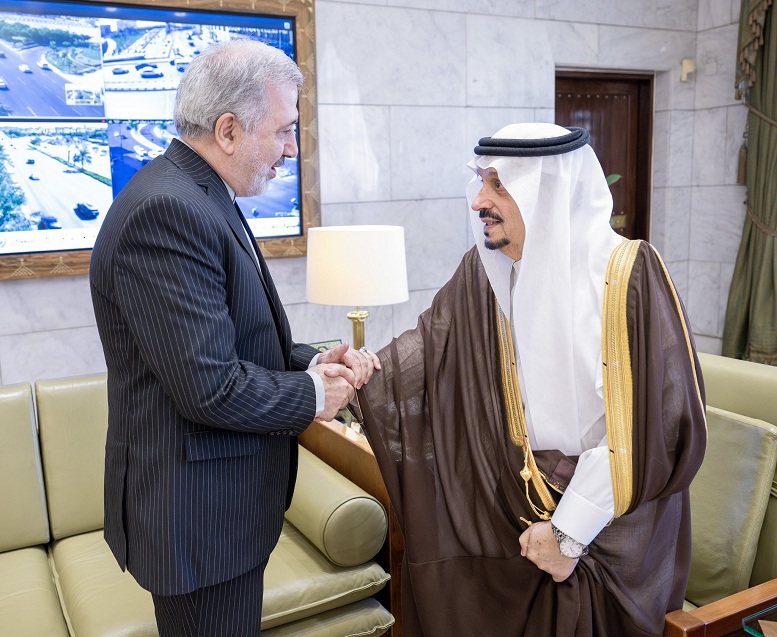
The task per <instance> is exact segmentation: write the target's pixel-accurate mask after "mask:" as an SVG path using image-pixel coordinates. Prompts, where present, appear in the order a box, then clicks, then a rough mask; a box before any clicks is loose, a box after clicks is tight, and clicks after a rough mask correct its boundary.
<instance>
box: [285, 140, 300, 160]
mask: <svg viewBox="0 0 777 637" xmlns="http://www.w3.org/2000/svg"><path fill="white" fill-rule="evenodd" d="M298 152H299V148H297V137H296V136H295V135H294V134H292V135H291V139H289V140H288V141H287V142H286V144H285V145H284V146H283V156H284V157H296V156H297V153H298Z"/></svg>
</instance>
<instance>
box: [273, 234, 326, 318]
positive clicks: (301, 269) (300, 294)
mask: <svg viewBox="0 0 777 637" xmlns="http://www.w3.org/2000/svg"><path fill="white" fill-rule="evenodd" d="M323 225H326V221H325V220H324V224H323ZM267 268H268V269H269V270H270V275H271V276H272V280H273V283H275V288H276V289H277V290H278V296H280V297H281V302H282V303H283V304H291V303H304V302H305V273H306V261H305V257H295V258H289V259H267Z"/></svg>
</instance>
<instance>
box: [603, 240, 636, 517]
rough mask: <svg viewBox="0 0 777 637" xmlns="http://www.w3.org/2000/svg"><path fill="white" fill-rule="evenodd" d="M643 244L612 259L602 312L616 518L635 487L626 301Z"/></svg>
mask: <svg viewBox="0 0 777 637" xmlns="http://www.w3.org/2000/svg"><path fill="white" fill-rule="evenodd" d="M640 243H642V242H641V241H639V240H637V241H623V242H622V243H621V244H620V245H619V246H618V247H617V248H615V250H613V253H612V255H611V256H610V261H609V263H608V265H607V274H606V276H605V286H604V307H603V312H602V376H603V380H604V413H605V420H606V423H607V440H608V442H609V446H610V473H611V474H612V489H613V495H614V497H615V514H614V517H616V518H617V517H619V516H621V515H623V514H624V513H625V512H626V511H627V510H628V508H629V505H630V504H631V499H632V491H633V484H634V468H633V465H632V437H633V431H634V417H633V408H632V406H633V399H634V394H633V387H632V377H631V354H630V352H629V330H628V323H627V311H626V298H627V296H628V293H629V278H630V277H631V270H632V268H633V267H634V261H635V260H636V258H637V252H638V251H639V246H640Z"/></svg>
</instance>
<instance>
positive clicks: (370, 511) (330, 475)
mask: <svg viewBox="0 0 777 637" xmlns="http://www.w3.org/2000/svg"><path fill="white" fill-rule="evenodd" d="M299 452H300V457H299V469H298V473H297V484H296V487H295V489H294V498H293V500H292V502H291V506H290V507H289V510H288V511H286V519H287V520H288V521H289V522H291V523H292V524H293V525H294V526H295V527H296V528H297V530H299V531H300V532H301V533H302V534H303V535H304V536H305V537H306V538H307V539H308V540H310V542H311V543H312V544H313V545H314V546H315V547H316V548H318V550H319V551H321V552H322V553H323V554H324V555H325V556H326V557H327V559H329V561H330V562H332V563H333V564H336V565H338V566H356V565H358V564H363V563H364V562H367V561H368V560H371V559H372V558H373V557H375V555H376V554H377V553H378V551H379V550H380V548H381V546H383V542H384V541H385V539H386V532H387V529H388V517H387V515H386V510H385V509H384V508H383V505H382V504H381V503H380V502H378V500H377V499H375V498H374V497H372V496H371V495H370V494H368V493H367V492H366V491H364V490H362V489H361V488H359V487H358V486H356V485H355V484H354V483H353V482H351V481H350V480H348V479H347V478H346V477H345V476H343V475H341V474H339V473H338V472H337V471H335V470H334V469H333V468H332V467H330V466H329V465H328V464H326V463H325V462H323V461H322V460H320V459H319V458H317V457H316V456H314V455H313V454H312V453H310V452H309V451H308V450H307V449H305V448H304V447H301V448H300V450H299Z"/></svg>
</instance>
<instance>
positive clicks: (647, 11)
mask: <svg viewBox="0 0 777 637" xmlns="http://www.w3.org/2000/svg"><path fill="white" fill-rule="evenodd" d="M536 7H537V8H536V17H538V18H547V19H551V20H566V21H572V22H593V23H598V24H609V25H628V26H639V27H650V28H660V29H680V30H686V31H692V30H694V29H695V28H696V13H697V0H583V1H580V0H537V1H536Z"/></svg>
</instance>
